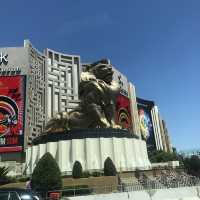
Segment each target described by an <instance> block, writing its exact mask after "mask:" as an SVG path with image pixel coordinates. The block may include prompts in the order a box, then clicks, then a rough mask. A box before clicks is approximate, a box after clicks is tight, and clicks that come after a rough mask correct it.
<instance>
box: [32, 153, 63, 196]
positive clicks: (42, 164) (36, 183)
mask: <svg viewBox="0 0 200 200" xmlns="http://www.w3.org/2000/svg"><path fill="white" fill-rule="evenodd" d="M31 187H32V188H33V189H34V190H36V191H43V192H47V191H52V190H58V189H61V188H62V178H61V172H60V169H59V167H58V165H57V163H56V161H55V159H54V158H53V157H52V155H51V154H50V153H46V154H44V156H43V157H42V158H41V159H40V160H39V162H38V163H37V165H36V167H35V169H34V171H33V174H32V179H31Z"/></svg>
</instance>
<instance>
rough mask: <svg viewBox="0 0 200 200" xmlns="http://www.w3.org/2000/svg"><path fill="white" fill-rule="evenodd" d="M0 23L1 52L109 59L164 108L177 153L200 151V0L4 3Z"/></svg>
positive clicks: (21, 0) (11, 0)
mask: <svg viewBox="0 0 200 200" xmlns="http://www.w3.org/2000/svg"><path fill="white" fill-rule="evenodd" d="M0 19H1V28H0V46H1V47H7V46H22V45H23V40H24V39H30V41H31V42H32V43H33V45H34V46H35V47H36V48H38V49H39V50H43V49H44V48H47V47H48V48H52V49H54V50H57V51H61V52H65V53H69V54H78V55H81V59H82V61H83V62H92V61H96V60H98V59H100V58H105V57H107V58H110V60H111V62H112V63H113V65H115V66H116V67H117V68H118V69H119V70H120V71H121V72H122V73H124V74H125V75H126V76H127V77H128V79H129V80H130V81H131V82H133V83H134V84H135V86H136V89H137V95H138V96H139V97H141V98H145V99H149V100H154V101H155V102H156V104H157V105H158V106H159V109H160V112H161V116H162V118H163V119H165V121H166V123H167V126H168V129H169V133H170V135H171V138H172V143H173V145H174V146H175V147H177V148H178V149H179V150H182V149H188V148H199V147H200V131H199V130H200V128H199V126H200V89H199V88H200V78H199V77H200V1H199V0H54V1H52V0H40V1H39V0H32V1H31V0H6V1H1V9H0Z"/></svg>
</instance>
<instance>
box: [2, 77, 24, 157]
mask: <svg viewBox="0 0 200 200" xmlns="http://www.w3.org/2000/svg"><path fill="white" fill-rule="evenodd" d="M24 111H25V76H2V77H0V153H6V152H19V151H22V150H23V144H24Z"/></svg>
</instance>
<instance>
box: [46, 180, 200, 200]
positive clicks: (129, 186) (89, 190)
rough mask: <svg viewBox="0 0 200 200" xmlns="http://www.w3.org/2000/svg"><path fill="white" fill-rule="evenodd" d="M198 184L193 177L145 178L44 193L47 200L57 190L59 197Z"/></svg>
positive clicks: (199, 181) (199, 184) (199, 182)
mask: <svg viewBox="0 0 200 200" xmlns="http://www.w3.org/2000/svg"><path fill="white" fill-rule="evenodd" d="M192 186H200V179H199V178H194V179H193V180H188V181H183V182H180V181H173V182H172V183H168V182H167V181H166V183H164V184H163V183H160V182H159V181H155V180H153V181H152V180H146V181H144V182H138V183H122V184H120V185H109V186H106V185H105V186H102V187H80V188H77V187H71V188H66V189H63V190H56V191H49V192H48V193H46V195H45V196H46V197H45V200H49V199H51V198H49V194H50V193H52V192H54V193H55V192H57V193H59V194H60V197H62V198H63V197H72V196H84V195H94V194H108V193H117V192H119V193H120V192H131V191H141V190H157V189H167V188H180V187H192Z"/></svg>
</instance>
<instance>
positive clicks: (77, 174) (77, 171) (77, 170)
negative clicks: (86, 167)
mask: <svg viewBox="0 0 200 200" xmlns="http://www.w3.org/2000/svg"><path fill="white" fill-rule="evenodd" d="M82 175H83V169H82V166H81V163H80V162H79V161H76V162H75V163H74V166H73V170H72V176H73V178H81V177H82Z"/></svg>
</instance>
